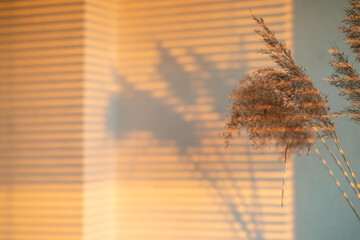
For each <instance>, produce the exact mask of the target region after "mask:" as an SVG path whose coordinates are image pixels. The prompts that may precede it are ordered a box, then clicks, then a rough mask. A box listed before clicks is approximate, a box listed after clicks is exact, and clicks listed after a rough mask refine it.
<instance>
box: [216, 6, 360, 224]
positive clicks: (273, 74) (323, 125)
mask: <svg viewBox="0 0 360 240" xmlns="http://www.w3.org/2000/svg"><path fill="white" fill-rule="evenodd" d="M355 5H356V7H357V6H358V4H355ZM355 5H354V6H355ZM253 18H254V20H255V21H256V22H257V23H258V24H259V25H260V29H259V30H256V32H257V33H258V34H259V35H260V37H261V38H262V39H263V41H264V42H265V44H266V49H262V50H261V51H260V52H262V53H264V54H267V55H269V56H270V57H271V58H272V60H273V61H274V62H275V63H277V65H278V66H279V69H273V68H268V69H259V70H257V71H255V72H253V73H251V74H248V75H246V76H245V77H244V78H243V79H242V80H241V81H240V83H239V85H238V87H237V88H235V89H234V90H233V92H232V93H231V94H230V103H231V106H230V107H229V108H230V110H229V113H228V115H227V117H228V119H227V124H226V126H225V129H226V131H225V132H224V134H223V136H224V138H225V141H226V145H227V146H228V145H229V143H230V142H231V139H232V134H233V132H234V131H236V132H238V133H240V131H241V130H242V129H245V130H246V132H247V133H248V134H249V137H250V139H251V140H252V141H253V143H254V144H255V145H258V146H261V145H263V144H266V143H275V144H277V145H278V146H283V147H284V149H285V161H284V166H285V169H286V155H287V151H288V150H289V151H290V152H301V151H303V150H304V149H305V148H308V149H310V147H311V146H313V144H314V143H315V142H316V141H317V140H319V139H320V140H321V142H322V143H323V144H324V146H325V148H326V150H327V151H328V153H329V154H330V155H331V157H332V158H333V159H334V161H335V163H336V164H337V166H338V167H339V169H340V170H341V173H342V174H343V176H344V177H345V178H346V181H347V183H348V184H349V186H350V187H351V189H352V190H353V191H354V193H355V195H356V196H357V197H358V200H360V185H359V183H358V181H357V180H356V177H355V174H354V172H353V171H352V169H351V167H350V164H349V162H348V161H347V159H346V157H345V153H344V151H343V150H342V148H341V146H340V142H339V140H338V138H337V136H336V132H335V126H334V124H333V123H332V121H331V119H330V115H329V107H328V106H327V98H326V96H324V95H323V94H321V93H320V92H319V91H318V90H317V89H316V88H315V87H314V85H313V82H312V81H311V80H310V79H309V77H308V75H307V74H306V72H305V70H304V69H303V68H302V67H300V66H298V65H297V64H296V63H295V61H294V59H293V57H292V55H291V51H290V50H289V49H288V48H287V47H286V44H285V43H284V42H281V41H279V40H277V38H276V37H275V34H274V32H273V31H271V30H270V29H269V27H268V26H267V25H266V24H265V22H264V20H263V19H261V18H257V17H255V16H253ZM349 19H350V18H349ZM359 19H360V18H359ZM359 21H360V20H359ZM353 42H355V41H353ZM354 44H355V43H354ZM354 46H355V45H354ZM356 46H357V47H359V53H360V45H356ZM331 54H333V56H334V57H335V61H334V62H333V67H334V68H335V69H336V73H334V74H333V75H332V80H331V81H330V83H331V84H333V85H335V86H338V87H341V88H344V89H345V90H344V94H345V93H346V94H347V95H346V96H347V97H348V98H349V99H350V100H354V99H356V101H357V102H359V99H358V98H357V97H358V96H357V95H356V94H358V93H359V92H358V91H355V90H354V88H356V89H359V87H358V85H355V83H353V82H356V84H358V75H357V73H356V72H355V70H354V69H353V67H352V66H351V65H350V64H349V63H348V60H347V58H346V57H345V56H344V54H343V53H342V52H340V51H339V50H337V49H333V50H332V51H331ZM344 79H346V80H344ZM353 90H354V91H353ZM349 91H350V92H349ZM349 111H353V110H349ZM325 136H328V137H330V139H331V140H333V141H334V143H335V145H336V147H337V149H338V151H339V153H340V154H341V156H342V158H343V160H344V162H345V163H346V166H347V168H348V170H349V172H350V174H351V177H352V180H351V179H350V177H349V175H348V173H347V172H346V171H345V169H344V168H343V166H342V164H341V162H340V161H339V160H338V159H337V157H336V155H335V154H334V153H333V151H332V150H331V148H330V146H329V145H328V144H327V142H326V140H325V138H324V137H325ZM316 153H317V155H318V156H319V158H320V160H321V161H322V162H323V163H324V165H325V166H326V167H327V168H328V165H327V163H326V161H325V159H324V158H323V157H322V155H321V154H320V152H319V151H318V150H317V149H316ZM285 169H284V179H285ZM329 173H330V175H331V177H332V178H333V179H334V180H335V183H336V185H337V186H338V187H339V189H340V191H341V193H342V195H343V197H344V198H345V199H346V201H347V202H348V204H349V205H350V207H351V208H352V210H353V211H354V213H355V215H356V216H357V218H358V219H359V221H360V215H359V214H358V212H357V210H356V209H355V207H354V205H353V204H352V202H351V201H350V199H349V198H348V196H347V194H346V193H345V192H344V190H343V188H342V187H341V186H340V183H339V181H338V180H337V179H336V177H335V175H334V174H333V172H332V171H331V170H329ZM284 179H283V188H282V199H283V194H284ZM282 203H283V201H282Z"/></svg>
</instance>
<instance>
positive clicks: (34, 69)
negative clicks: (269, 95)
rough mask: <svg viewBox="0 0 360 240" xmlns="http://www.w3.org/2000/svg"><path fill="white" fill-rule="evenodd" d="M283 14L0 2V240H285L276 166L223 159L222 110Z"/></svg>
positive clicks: (280, 9)
mask: <svg viewBox="0 0 360 240" xmlns="http://www.w3.org/2000/svg"><path fill="white" fill-rule="evenodd" d="M249 9H252V12H253V13H254V14H256V15H258V16H261V17H264V18H266V19H267V22H268V23H269V24H270V25H271V26H272V27H273V28H274V29H275V30H276V31H277V33H278V37H279V38H282V39H285V40H286V41H287V42H288V43H289V42H290V43H291V38H292V1H291V0H275V1H265V0H253V1H246V0H241V1H240V0H239V1H225V0H192V1H186V0H174V1H161V0H155V1H125V0H118V1H109V0H101V1H100V0H86V1H84V0H78V1H77V0H62V1H60V0H52V1H39V0H31V1H25V0H19V1H3V2H0V43H1V44H0V79H1V80H0V81H1V85H0V91H1V93H0V115H1V117H0V142H1V144H0V164H1V165H0V196H1V197H0V208H1V209H2V210H1V211H2V212H4V214H0V239H4V240H5V239H6V240H7V239H14V240H20V239H21V240H30V239H31V240H41V239H44V240H56V239H59V240H73V239H74V240H75V239H86V240H92V239H94V240H98V239H128V240H136V239H154V240H155V239H156V240H161V239H164V240H165V239H166V240H167V239H172V240H176V239H179V240H183V239H189V240H192V239H194V240H195V239H221V240H224V239H229V240H230V239H244V240H246V239H249V240H250V239H269V240H271V239H277V240H278V239H293V238H294V237H293V197H292V195H293V182H292V165H291V163H290V164H289V165H288V174H287V180H286V192H285V207H284V208H280V197H281V180H282V167H283V165H282V162H281V161H279V159H280V155H279V151H278V150H276V149H273V148H272V147H269V149H267V150H266V153H263V152H260V151H256V150H253V149H252V148H251V144H250V143H249V141H248V139H246V138H245V137H241V138H238V139H235V140H234V143H233V145H232V146H231V147H230V148H229V149H227V150H225V149H224V143H223V141H222V139H219V137H218V134H219V133H221V131H222V130H223V127H224V116H225V106H226V103H227V94H228V93H229V91H230V90H231V88H232V86H233V85H234V84H235V82H236V80H238V79H239V78H240V77H241V76H242V75H243V74H244V73H246V72H248V71H251V70H253V69H255V68H258V67H259V66H271V65H272V63H271V62H270V61H269V60H268V59H266V58H265V57H264V56H262V55H258V54H255V53H254V52H256V51H257V50H258V49H260V48H261V47H262V45H261V44H260V43H259V41H258V38H257V37H256V36H255V35H254V33H253V29H254V27H255V25H254V23H253V21H252V20H251V16H250V11H249Z"/></svg>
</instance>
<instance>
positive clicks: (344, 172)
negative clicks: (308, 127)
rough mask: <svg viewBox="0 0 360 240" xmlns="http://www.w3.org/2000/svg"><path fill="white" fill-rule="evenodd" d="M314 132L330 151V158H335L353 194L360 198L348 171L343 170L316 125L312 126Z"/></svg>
mask: <svg viewBox="0 0 360 240" xmlns="http://www.w3.org/2000/svg"><path fill="white" fill-rule="evenodd" d="M313 129H314V131H315V133H316V134H317V136H318V137H319V138H320V140H321V142H322V143H323V144H324V146H325V148H326V149H327V150H328V152H329V153H330V155H331V156H332V158H333V159H334V160H335V162H336V164H337V165H338V167H339V168H340V169H341V171H342V173H343V175H344V176H345V178H346V180H347V181H348V183H349V185H350V186H351V188H352V190H353V191H354V193H355V195H356V196H357V197H358V198H359V199H360V194H359V193H358V192H357V190H356V188H355V185H354V183H353V182H352V181H351V180H350V178H349V175H348V173H347V172H346V171H345V169H344V168H343V166H342V165H341V163H340V161H339V160H338V159H337V158H336V156H335V154H334V153H333V151H331V149H330V147H329V145H328V144H327V143H326V141H325V139H324V138H323V137H322V136H321V135H320V133H319V132H318V130H317V128H316V127H313Z"/></svg>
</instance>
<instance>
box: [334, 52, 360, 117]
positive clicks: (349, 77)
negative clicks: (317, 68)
mask: <svg viewBox="0 0 360 240" xmlns="http://www.w3.org/2000/svg"><path fill="white" fill-rule="evenodd" d="M329 53H330V54H331V55H332V56H333V57H334V60H332V61H330V64H331V66H332V67H333V69H334V71H335V72H334V73H333V74H331V77H330V79H329V83H330V84H331V85H333V86H335V87H337V88H340V89H342V90H341V93H340V95H341V96H343V97H344V98H345V99H346V100H348V101H350V102H351V104H350V106H349V107H347V108H345V110H344V111H342V113H345V114H348V115H349V117H350V119H351V120H353V121H355V122H358V123H360V79H359V74H358V73H357V71H356V70H355V69H354V66H353V65H351V64H349V60H348V57H347V56H346V55H345V53H344V52H342V51H340V50H339V49H338V48H332V49H330V50H329Z"/></svg>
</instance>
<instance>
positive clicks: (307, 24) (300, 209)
mask: <svg viewBox="0 0 360 240" xmlns="http://www.w3.org/2000/svg"><path fill="white" fill-rule="evenodd" d="M347 7H348V2H347V1H337V0H330V1H329V0H316V1H308V0H296V1H294V55H295V59H296V61H297V63H298V64H301V65H302V66H303V67H305V68H306V70H307V72H308V74H309V76H310V77H311V79H312V80H313V81H314V82H315V85H316V86H317V87H318V88H319V89H320V90H321V91H322V92H323V93H326V94H329V104H330V105H331V107H332V108H331V110H332V111H339V110H340V109H341V108H342V107H343V106H345V104H348V103H346V102H345V101H344V100H343V99H342V98H341V97H339V96H338V95H337V94H338V92H337V90H335V89H334V88H333V87H331V88H330V87H329V84H328V83H327V82H325V81H323V80H322V78H328V77H329V76H330V74H331V72H332V69H331V67H330V66H329V64H328V62H329V61H330V60H331V58H330V56H329V54H328V53H327V50H328V49H329V48H330V47H331V46H332V45H333V44H335V45H337V46H339V47H340V48H341V49H343V50H345V51H347V53H349V55H350V59H351V61H354V59H355V58H354V56H353V55H351V54H350V53H351V51H350V50H349V48H348V47H347V45H346V44H345V43H344V41H343V39H344V35H343V34H342V33H341V32H339V31H338V30H337V28H338V27H339V26H340V24H341V21H342V19H343V18H344V17H345V12H344V9H345V8H347ZM355 66H358V64H355ZM335 123H336V125H337V127H338V130H337V132H338V135H339V138H340V141H341V142H342V146H343V147H344V151H345V152H346V153H347V155H348V156H349V159H350V161H351V164H352V166H353V168H354V169H355V171H356V173H357V176H359V175H360V161H359V156H360V148H359V142H360V128H359V126H358V125H356V124H354V123H352V122H350V121H348V120H347V119H345V118H344V119H339V120H337V121H336V122H335ZM319 146H320V147H322V146H321V145H320V144H319ZM294 163H295V166H294V169H295V236H296V239H301V240H302V239H334V240H335V239H349V240H350V239H358V238H359V236H360V227H359V223H358V221H357V220H356V217H355V215H354V214H353V213H352V211H351V208H350V207H349V206H347V203H346V201H345V200H344V199H343V197H342V196H341V194H340V193H339V190H338V189H337V187H336V185H335V184H333V183H332V182H331V181H332V179H331V177H330V175H329V174H328V173H327V171H326V170H325V167H324V166H322V164H321V163H320V162H319V161H318V160H317V156H316V155H315V154H311V155H310V156H301V157H295V159H294ZM329 164H331V166H334V165H332V161H329ZM333 169H335V166H334V168H333ZM338 176H340V175H338ZM346 190H348V191H349V192H350V189H348V188H346ZM353 199H354V198H353Z"/></svg>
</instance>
